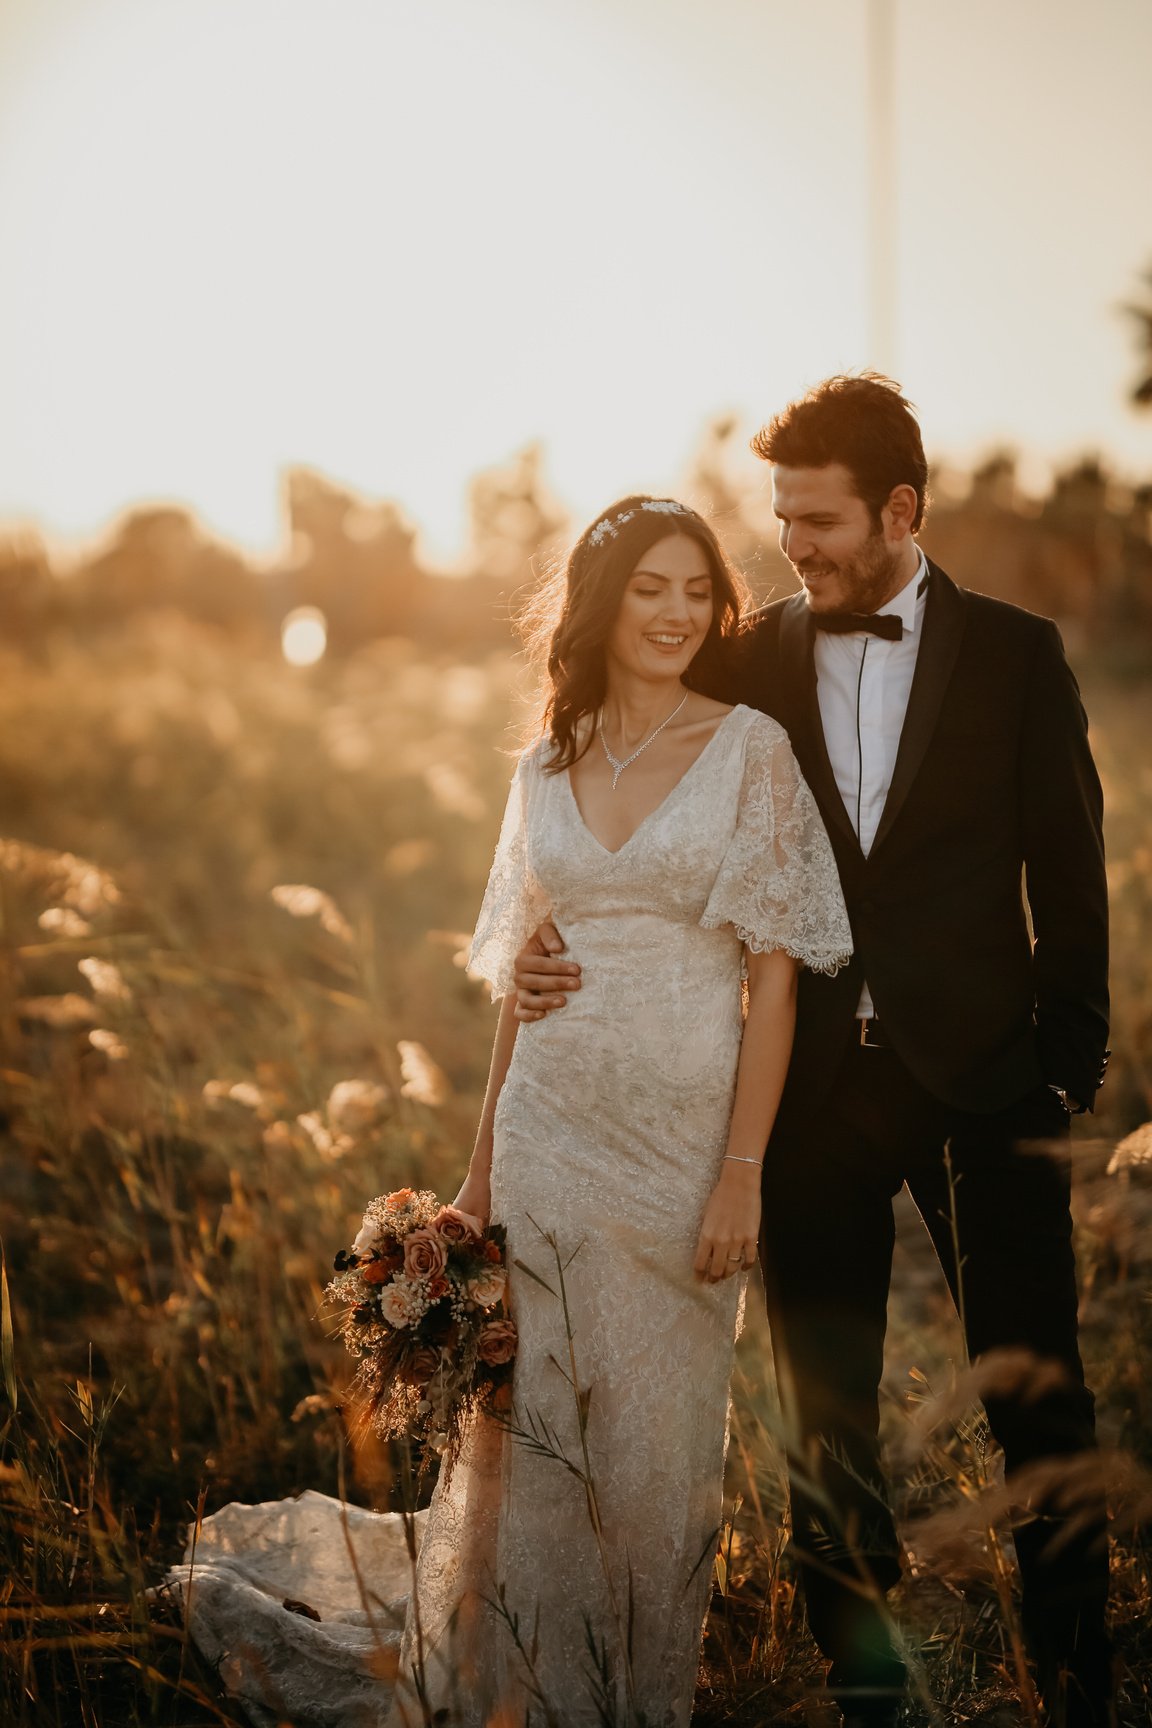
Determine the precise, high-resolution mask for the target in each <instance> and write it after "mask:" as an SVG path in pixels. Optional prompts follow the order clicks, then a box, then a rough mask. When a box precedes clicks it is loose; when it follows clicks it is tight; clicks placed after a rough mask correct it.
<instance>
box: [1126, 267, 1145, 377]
mask: <svg viewBox="0 0 1152 1728" xmlns="http://www.w3.org/2000/svg"><path fill="white" fill-rule="evenodd" d="M1144 282H1145V284H1146V289H1147V298H1146V299H1145V301H1144V303H1143V305H1129V306H1125V308H1124V310H1125V312H1127V313H1128V314H1129V316H1130V317H1132V318H1135V319H1136V321H1137V323H1138V324H1139V325H1140V338H1139V340H1140V347H1141V349H1142V351H1143V358H1142V360H1141V362H1140V370H1141V376H1140V377H1139V378H1138V379H1137V381H1136V384H1135V386H1134V388H1133V390H1132V400H1133V402H1135V403H1136V405H1137V406H1138V407H1140V408H1148V407H1152V270H1147V271H1145V274H1144Z"/></svg>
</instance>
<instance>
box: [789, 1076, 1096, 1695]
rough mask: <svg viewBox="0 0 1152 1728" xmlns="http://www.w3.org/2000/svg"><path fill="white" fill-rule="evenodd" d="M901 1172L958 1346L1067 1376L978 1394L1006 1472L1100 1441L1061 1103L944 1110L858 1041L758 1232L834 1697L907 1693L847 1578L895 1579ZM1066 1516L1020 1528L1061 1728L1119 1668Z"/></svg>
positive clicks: (1030, 1604)
mask: <svg viewBox="0 0 1152 1728" xmlns="http://www.w3.org/2000/svg"><path fill="white" fill-rule="evenodd" d="M946 1152H947V1155H948V1159H949V1160H950V1163H951V1172H949V1168H948V1163H947V1161H946V1157H945V1154H946ZM905 1182H906V1183H907V1184H908V1188H909V1190H910V1192H911V1194H912V1198H913V1200H914V1201H915V1203H916V1205H917V1207H918V1209H919V1211H920V1214H921V1217H922V1218H923V1220H924V1223H925V1225H926V1227H927V1229H928V1231H929V1232H930V1234H931V1237H932V1240H933V1243H934V1245H935V1248H936V1252H937V1255H938V1257H939V1260H940V1263H941V1266H942V1267H943V1270H944V1274H945V1277H946V1278H947V1280H948V1283H949V1286H950V1288H951V1290H952V1294H953V1298H954V1300H955V1302H956V1305H957V1308H958V1310H959V1312H960V1314H961V1316H962V1318H963V1321H964V1325H965V1331H966V1335H967V1346H968V1351H969V1354H970V1356H971V1357H973V1358H977V1357H979V1356H981V1355H983V1354H984V1353H986V1352H988V1351H991V1350H998V1349H1008V1348H1014V1349H1020V1348H1023V1349H1024V1350H1026V1351H1028V1352H1031V1353H1032V1355H1034V1356H1035V1357H1038V1358H1040V1359H1042V1360H1043V1361H1044V1362H1045V1363H1049V1364H1053V1363H1054V1364H1058V1365H1059V1367H1060V1368H1061V1369H1062V1370H1063V1372H1062V1373H1061V1374H1056V1375H1052V1376H1051V1377H1050V1379H1051V1381H1053V1382H1055V1384H1051V1385H1050V1389H1049V1390H1048V1391H1046V1392H1045V1393H1044V1395H1043V1396H1041V1397H1039V1398H1032V1399H1028V1398H1026V1397H1014V1396H1011V1395H1006V1396H1003V1397H995V1398H993V1397H989V1398H988V1399H987V1400H986V1403H985V1408H986V1412H987V1416H988V1421H989V1426H990V1427H991V1430H992V1433H993V1435H994V1436H995V1438H996V1439H997V1441H998V1442H999V1443H1000V1445H1001V1446H1002V1447H1003V1450H1004V1454H1005V1465H1006V1469H1007V1471H1008V1473H1009V1474H1011V1473H1012V1472H1014V1471H1018V1470H1020V1469H1021V1468H1022V1467H1024V1466H1026V1465H1028V1464H1031V1463H1034V1462H1035V1461H1037V1460H1039V1459H1044V1458H1051V1457H1060V1456H1065V1455H1068V1454H1074V1453H1078V1452H1083V1451H1084V1450H1086V1449H1090V1448H1092V1447H1093V1446H1094V1444H1095V1438H1094V1421H1093V1399H1092V1394H1091V1393H1090V1392H1089V1391H1088V1390H1087V1388H1086V1387H1085V1384H1084V1372H1083V1367H1082V1365H1081V1361H1080V1353H1079V1349H1078V1345H1077V1299H1076V1280H1075V1266H1074V1262H1073V1254H1072V1221H1071V1212H1070V1186H1071V1182H1070V1158H1069V1154H1068V1117H1067V1113H1066V1112H1065V1110H1064V1107H1063V1105H1062V1104H1061V1102H1060V1100H1059V1099H1058V1098H1057V1097H1056V1095H1055V1094H1054V1093H1053V1092H1051V1091H1050V1090H1049V1088H1047V1087H1043V1088H1040V1089H1038V1090H1037V1091H1036V1092H1035V1093H1032V1094H1030V1095H1029V1096H1028V1097H1026V1098H1024V1099H1022V1100H1021V1101H1020V1102H1018V1103H1017V1104H1015V1105H1013V1106H1012V1107H1011V1108H1010V1109H1008V1110H1006V1111H1003V1112H1001V1113H999V1114H997V1115H993V1116H977V1115H970V1114H965V1113H961V1112H957V1111H953V1110H950V1109H948V1107H947V1106H945V1105H943V1104H941V1103H940V1102H939V1101H938V1100H936V1099H934V1098H932V1097H931V1096H930V1095H929V1094H928V1093H926V1092H925V1091H924V1090H923V1089H922V1088H921V1087H920V1086H919V1085H918V1083H917V1082H916V1081H915V1080H914V1079H913V1077H912V1076H911V1075H910V1074H909V1072H908V1070H907V1069H906V1068H905V1067H904V1065H903V1064H902V1063H901V1062H900V1060H899V1058H898V1057H897V1056H896V1055H895V1053H894V1052H893V1051H891V1050H887V1049H870V1048H860V1047H855V1046H854V1047H853V1049H852V1050H851V1052H850V1054H849V1056H848V1057H847V1058H846V1061H845V1064H844V1068H843V1070H842V1072H841V1073H840V1074H839V1075H838V1076H837V1077H836V1084H835V1086H833V1087H830V1088H829V1091H828V1093H827V1095H826V1097H825V1098H824V1099H823V1100H816V1101H813V1104H812V1107H811V1108H810V1109H807V1108H806V1109H805V1113H804V1119H803V1120H802V1121H798V1120H797V1116H796V1113H795V1112H793V1113H792V1115H791V1116H789V1117H787V1118H785V1119H784V1120H783V1121H782V1123H781V1125H780V1128H779V1130H778V1132H777V1133H776V1134H774V1136H773V1139H772V1143H771V1145H770V1146H769V1148H768V1155H767V1158H766V1159H765V1174H764V1225H763V1237H762V1259H763V1266H764V1277H765V1287H766V1290H767V1293H768V1309H769V1318H770V1323H771V1327H772V1338H773V1349H774V1352H775V1356H776V1362H777V1378H778V1381H779V1385H780V1393H781V1399H782V1402H783V1406H784V1414H785V1419H786V1422H787V1423H788V1426H789V1431H790V1444H791V1447H792V1452H793V1455H792V1458H791V1466H792V1467H791V1471H790V1476H791V1500H792V1521H793V1544H794V1550H795V1555H796V1559H797V1563H798V1565H799V1569H800V1573H801V1578H802V1582H803V1586H804V1592H805V1599H806V1605H807V1611H808V1620H809V1625H810V1627H811V1629H812V1632H813V1635H814V1636H815V1638H816V1640H817V1643H818V1644H819V1645H820V1646H821V1648H822V1650H823V1652H824V1654H825V1656H826V1657H828V1658H830V1659H831V1663H832V1667H831V1670H830V1673H829V1685H830V1687H831V1688H832V1690H833V1692H834V1693H835V1694H837V1695H838V1696H840V1697H841V1698H842V1700H846V1699H848V1698H849V1697H851V1696H853V1695H854V1694H856V1693H857V1692H859V1694H860V1696H861V1697H864V1698H866V1697H867V1696H868V1695H869V1693H875V1692H877V1691H879V1692H881V1693H883V1692H884V1691H885V1690H888V1689H891V1690H893V1691H896V1692H899V1691H900V1690H901V1689H902V1687H903V1684H904V1673H903V1664H902V1662H901V1661H900V1658H899V1657H898V1656H897V1655H896V1653H895V1651H894V1649H893V1647H892V1644H891V1640H890V1636H889V1633H888V1630H887V1619H886V1616H885V1615H884V1613H883V1611H882V1609H881V1607H880V1606H879V1604H878V1601H877V1598H876V1594H875V1593H873V1595H872V1596H871V1597H869V1595H868V1594H867V1593H866V1592H864V1593H862V1592H861V1591H860V1590H859V1589H858V1588H854V1587H853V1586H854V1585H855V1584H858V1583H859V1582H860V1580H861V1579H862V1578H863V1577H867V1578H869V1579H871V1580H872V1581H874V1584H875V1585H876V1586H878V1587H879V1591H880V1592H881V1593H882V1592H883V1591H885V1590H887V1589H888V1588H890V1587H891V1585H892V1584H893V1583H895V1581H896V1579H897V1578H898V1576H899V1561H898V1554H899V1545H898V1542H897V1538H896V1532H895V1527H894V1525H893V1521H892V1516H891V1513H890V1511H889V1509H888V1501H887V1494H886V1490H885V1485H884V1477H883V1472H882V1469H881V1463H880V1449H879V1439H878V1431H879V1399H878V1389H879V1384H880V1377H881V1372H882V1368H883V1352H884V1333H885V1325H886V1313H887V1301H888V1287H889V1282H890V1278H891V1271H892V1249H893V1243H894V1239H895V1223H894V1219H893V1211H892V1200H893V1197H894V1196H895V1194H896V1193H897V1192H898V1191H899V1189H900V1188H901V1186H902V1185H903V1184H904V1183H905ZM957 1244H958V1247H959V1264H958V1256H957ZM1060 1524H1061V1519H1060V1516H1059V1514H1055V1515H1054V1516H1052V1517H1041V1518H1039V1519H1037V1520H1036V1521H1035V1522H1033V1523H1031V1524H1028V1525H1025V1526H1024V1527H1023V1528H1021V1529H1020V1530H1019V1531H1018V1532H1017V1533H1016V1549H1017V1555H1018V1559H1019V1563H1020V1572H1021V1582H1022V1590H1023V1615H1022V1618H1023V1624H1024V1630H1025V1636H1026V1638H1027V1640H1028V1643H1029V1646H1030V1650H1031V1654H1032V1656H1033V1659H1034V1661H1035V1663H1036V1666H1037V1670H1038V1676H1039V1681H1040V1685H1041V1689H1042V1691H1043V1693H1044V1695H1045V1698H1046V1700H1047V1701H1049V1703H1050V1704H1051V1705H1052V1706H1053V1707H1055V1701H1056V1696H1057V1693H1058V1691H1060V1692H1061V1695H1062V1690H1061V1689H1062V1688H1063V1687H1067V1698H1068V1704H1067V1717H1066V1719H1067V1720H1068V1721H1069V1722H1070V1723H1071V1722H1077V1723H1079V1722H1083V1723H1095V1722H1097V1721H1099V1722H1101V1723H1103V1722H1105V1721H1106V1720H1107V1714H1106V1706H1105V1704H1104V1700H1105V1698H1106V1696H1107V1694H1108V1691H1109V1677H1110V1667H1111V1661H1110V1650H1109V1646H1108V1643H1107V1639H1106V1636H1105V1632H1104V1608H1105V1601H1106V1595H1107V1578H1108V1562H1107V1550H1106V1545H1105V1542H1104V1524H1103V1510H1102V1508H1101V1513H1100V1516H1099V1518H1098V1519H1097V1520H1095V1522H1094V1523H1093V1524H1092V1527H1091V1528H1086V1529H1084V1530H1082V1531H1081V1532H1079V1533H1078V1534H1077V1535H1076V1537H1075V1538H1074V1539H1073V1540H1071V1541H1065V1542H1062V1541H1061V1539H1060V1538H1061V1529H1060ZM1063 1534H1064V1536H1065V1537H1066V1536H1067V1535H1068V1531H1067V1530H1065V1531H1064V1532H1063ZM1054 1538H1056V1540H1054ZM1061 1715H1062V1716H1063V1709H1061Z"/></svg>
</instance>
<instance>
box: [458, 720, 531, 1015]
mask: <svg viewBox="0 0 1152 1728" xmlns="http://www.w3.org/2000/svg"><path fill="white" fill-rule="evenodd" d="M538 773H539V770H538V768H537V767H536V763H535V752H534V751H526V752H525V754H524V755H523V756H521V758H520V760H519V762H518V763H517V765H516V773H515V775H514V776H513V779H512V785H511V787H510V788H509V792H508V803H507V805H506V807H505V810H504V821H503V824H502V825H501V829H500V838H499V840H498V841H497V843H496V856H495V857H494V858H493V860H492V870H491V872H490V874H489V877H488V886H487V888H486V889H485V891H484V900H483V903H482V904H481V907H480V916H479V918H478V920H477V922H476V930H475V934H474V935H473V937H472V946H471V949H470V950H469V953H468V970H469V972H471V973H473V974H475V976H477V977H479V978H483V979H485V980H486V981H487V983H489V984H490V985H491V986H492V997H493V1000H494V1001H495V1000H496V999H497V998H498V997H500V996H506V995H507V994H508V992H509V991H510V990H513V989H514V988H515V981H514V979H513V977H512V962H513V960H515V958H516V956H517V954H518V953H519V952H520V950H521V948H523V946H524V944H525V942H526V941H527V940H528V938H529V936H531V934H532V932H533V930H535V928H536V926H537V924H540V923H542V922H543V920H544V919H545V918H547V916H548V912H549V906H548V902H547V900H546V899H545V897H544V893H543V890H542V888H541V887H540V884H539V882H538V881H537V880H536V877H535V875H534V874H533V871H532V865H531V860H530V859H529V856H528V807H529V801H530V796H531V792H532V790H533V781H534V779H535V778H536V777H537V776H538Z"/></svg>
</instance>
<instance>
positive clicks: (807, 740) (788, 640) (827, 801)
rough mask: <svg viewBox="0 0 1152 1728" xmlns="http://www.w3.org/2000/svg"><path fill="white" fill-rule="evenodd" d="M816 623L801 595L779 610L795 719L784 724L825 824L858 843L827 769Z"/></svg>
mask: <svg viewBox="0 0 1152 1728" xmlns="http://www.w3.org/2000/svg"><path fill="white" fill-rule="evenodd" d="M815 636H816V626H815V625H814V624H813V622H812V614H811V612H810V611H809V609H808V603H807V601H806V600H805V599H804V596H803V595H802V594H798V595H797V596H796V598H795V599H794V600H790V601H789V602H788V604H787V605H786V606H785V607H784V608H783V609H782V611H781V615H780V665H781V670H782V675H783V676H784V678H785V679H786V680H787V683H788V698H789V701H788V707H789V711H790V713H791V714H793V715H795V716H796V721H795V722H794V724H793V725H792V726H791V727H790V728H789V731H790V732H791V734H792V743H793V746H794V748H795V749H796V753H797V755H798V757H799V758H800V766H801V767H802V769H803V770H804V776H805V778H806V779H807V781H808V785H809V786H810V788H811V790H812V795H813V797H814V798H815V800H816V802H817V804H818V805H819V806H820V814H821V815H822V816H823V818H824V820H825V822H826V823H827V824H828V825H829V827H836V828H838V829H839V830H840V833H841V834H842V835H843V837H844V838H845V839H846V840H847V841H848V842H849V844H850V845H852V846H855V847H857V848H859V845H860V842H859V840H857V838H856V830H855V829H854V828H853V826H852V822H851V818H850V817H849V815H848V812H847V810H845V808H844V800H843V799H842V798H841V796H840V788H839V787H838V786H837V784H836V776H835V774H834V773H833V771H832V762H831V759H830V758H829V755H828V745H827V742H826V741H825V738H824V726H823V723H822V721H821V719H820V703H819V699H818V697H817V694H816V657H815V654H814V652H813V644H814V640H815Z"/></svg>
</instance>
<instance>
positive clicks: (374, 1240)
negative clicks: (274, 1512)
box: [352, 1218, 384, 1254]
mask: <svg viewBox="0 0 1152 1728" xmlns="http://www.w3.org/2000/svg"><path fill="white" fill-rule="evenodd" d="M383 1240H384V1232H383V1231H382V1230H381V1228H380V1226H379V1224H378V1223H376V1222H375V1221H374V1220H373V1219H370V1218H365V1220H364V1222H363V1224H361V1226H360V1229H359V1231H358V1233H357V1236H356V1240H355V1241H354V1242H353V1244H352V1252H353V1254H370V1253H371V1252H372V1250H373V1248H375V1247H377V1246H378V1245H379V1244H380V1243H381V1242H382V1241H383Z"/></svg>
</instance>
